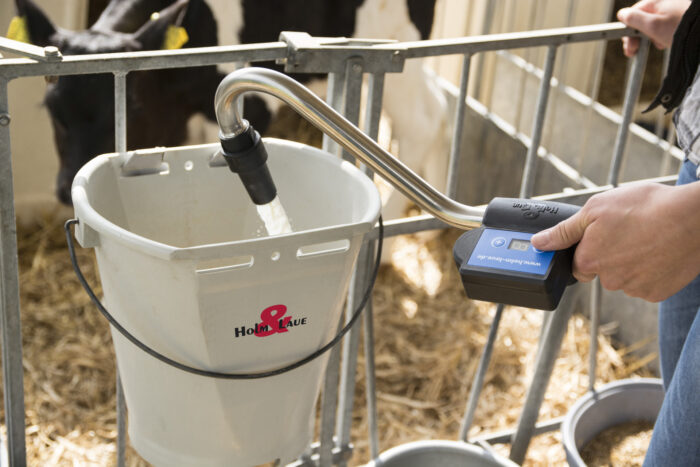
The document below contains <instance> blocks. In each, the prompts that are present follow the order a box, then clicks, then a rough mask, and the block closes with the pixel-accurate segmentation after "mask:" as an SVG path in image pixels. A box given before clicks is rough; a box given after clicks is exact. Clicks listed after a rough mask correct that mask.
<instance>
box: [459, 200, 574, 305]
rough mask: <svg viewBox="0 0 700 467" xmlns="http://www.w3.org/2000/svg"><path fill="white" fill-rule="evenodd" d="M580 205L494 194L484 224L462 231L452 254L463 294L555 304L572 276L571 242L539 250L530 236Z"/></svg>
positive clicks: (498, 300)
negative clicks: (551, 249)
mask: <svg viewBox="0 0 700 467" xmlns="http://www.w3.org/2000/svg"><path fill="white" fill-rule="evenodd" d="M578 210H579V207H578V206H574V205H571V204H564V203H556V202H549V201H534V200H528V199H517V198H494V199H493V200H492V201H491V202H490V203H489V205H488V207H487V208H486V212H485V214H484V218H483V221H482V226H481V227H479V228H477V229H474V230H470V231H468V232H465V233H464V234H462V236H461V237H459V239H458V240H457V242H456V243H455V246H454V249H453V255H454V259H455V262H456V263H457V268H459V273H460V275H461V276H462V284H463V285H464V290H465V292H466V293H467V296H468V297H469V298H471V299H473V300H484V301H489V302H495V303H503V304H506V305H516V306H523V307H527V308H539V309H542V310H554V309H555V308H556V307H557V305H558V304H559V300H560V299H561V296H562V294H563V293H564V289H565V288H566V286H567V285H570V284H573V283H574V282H576V281H575V279H574V277H573V275H572V274H571V263H572V260H573V257H574V249H575V246H572V247H571V248H567V249H566V250H560V251H540V250H537V249H536V248H534V247H533V246H532V244H531V243H530V238H531V237H532V235H533V234H535V233H537V232H539V231H540V230H544V229H547V228H549V227H553V226H554V225H556V224H558V223H559V222H561V221H563V220H564V219H567V218H568V217H570V216H572V215H574V214H575V213H576V212H577V211H578Z"/></svg>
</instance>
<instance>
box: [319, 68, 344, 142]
mask: <svg viewBox="0 0 700 467" xmlns="http://www.w3.org/2000/svg"><path fill="white" fill-rule="evenodd" d="M344 92H345V73H328V89H327V90H326V102H327V103H328V105H330V106H331V107H333V108H334V109H335V110H337V111H338V112H342V111H343V93H344ZM321 148H322V149H323V150H324V151H326V152H329V153H331V154H336V155H338V153H339V152H340V145H338V143H336V142H335V141H334V140H333V138H331V137H330V136H328V135H327V134H325V133H323V142H322V144H321Z"/></svg>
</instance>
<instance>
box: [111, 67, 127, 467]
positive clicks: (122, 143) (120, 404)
mask: <svg viewBox="0 0 700 467" xmlns="http://www.w3.org/2000/svg"><path fill="white" fill-rule="evenodd" d="M126 75H127V74H126V73H124V72H117V73H114V148H115V150H116V152H126V148H127V145H126ZM115 371H116V372H117V377H116V399H117V407H116V411H117V466H118V467H124V466H125V465H126V401H125V399H124V388H123V387H122V380H121V376H120V375H119V369H116V370H115Z"/></svg>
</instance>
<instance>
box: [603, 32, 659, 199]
mask: <svg viewBox="0 0 700 467" xmlns="http://www.w3.org/2000/svg"><path fill="white" fill-rule="evenodd" d="M648 52H649V39H647V38H642V40H641V41H640V44H639V50H638V51H637V54H636V55H635V56H634V58H633V59H632V70H631V72H630V77H629V79H628V80H627V87H626V90H625V101H624V106H623V109H622V121H621V122H620V127H619V129H618V132H617V136H616V137H615V146H614V149H613V157H612V163H611V164H610V172H609V173H608V180H607V183H608V184H610V185H613V186H617V184H618V182H619V178H620V169H621V167H622V158H623V155H624V153H625V146H626V145H627V139H628V138H627V137H628V136H629V125H630V122H631V121H632V115H633V113H634V106H635V104H636V102H637V99H638V98H639V91H640V90H641V88H642V78H643V77H644V66H645V65H646V61H647V54H648Z"/></svg>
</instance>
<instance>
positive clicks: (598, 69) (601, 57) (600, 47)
mask: <svg viewBox="0 0 700 467" xmlns="http://www.w3.org/2000/svg"><path fill="white" fill-rule="evenodd" d="M607 7H608V8H607V11H608V17H609V16H610V14H612V9H613V7H614V0H608V5H607ZM606 46H607V44H606V43H605V42H599V43H598V44H596V51H595V59H594V62H595V70H594V71H593V82H592V83H591V90H590V96H588V97H589V100H588V104H587V105H586V107H587V109H586V117H585V118H586V122H585V124H584V125H583V127H584V135H583V139H582V141H581V148H580V150H579V154H578V159H577V162H576V169H577V170H579V171H580V170H581V167H582V165H583V159H584V155H585V154H586V149H587V148H588V141H589V138H590V135H591V126H592V125H593V108H594V104H595V103H596V101H597V100H598V94H599V93H600V83H601V81H602V80H603V64H604V62H605V49H606Z"/></svg>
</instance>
